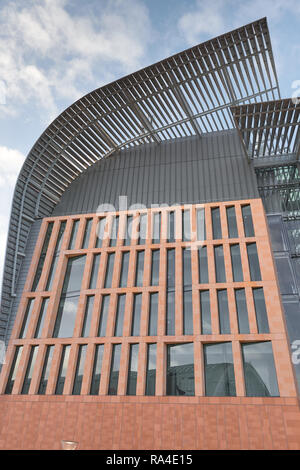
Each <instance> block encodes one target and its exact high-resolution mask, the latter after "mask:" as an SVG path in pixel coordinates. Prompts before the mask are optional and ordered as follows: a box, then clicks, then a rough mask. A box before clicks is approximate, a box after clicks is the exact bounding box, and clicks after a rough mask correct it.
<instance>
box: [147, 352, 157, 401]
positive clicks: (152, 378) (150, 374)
mask: <svg viewBox="0 0 300 470" xmlns="http://www.w3.org/2000/svg"><path fill="white" fill-rule="evenodd" d="M155 385H156V344H148V346H147V370H146V389H145V395H155Z"/></svg>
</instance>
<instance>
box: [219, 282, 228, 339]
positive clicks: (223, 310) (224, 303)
mask: <svg viewBox="0 0 300 470" xmlns="http://www.w3.org/2000/svg"><path fill="white" fill-rule="evenodd" d="M217 294H218V309H219V322H220V334H221V335H225V334H228V333H230V321H229V311H228V298H227V290H226V289H222V290H218V291H217Z"/></svg>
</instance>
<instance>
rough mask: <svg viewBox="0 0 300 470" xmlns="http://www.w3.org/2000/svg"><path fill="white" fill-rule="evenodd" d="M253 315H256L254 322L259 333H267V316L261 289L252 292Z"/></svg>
mask: <svg viewBox="0 0 300 470" xmlns="http://www.w3.org/2000/svg"><path fill="white" fill-rule="evenodd" d="M252 292H253V298H254V305H255V313H256V322H257V329H258V332H259V333H269V331H270V330H269V322H268V315H267V309H266V303H265V296H264V290H263V288H262V287H258V288H256V289H253V290H252Z"/></svg>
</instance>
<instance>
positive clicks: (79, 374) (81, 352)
mask: <svg viewBox="0 0 300 470" xmlns="http://www.w3.org/2000/svg"><path fill="white" fill-rule="evenodd" d="M86 349H87V345H86V344H81V345H80V346H79V348H78V356H77V364H76V370H75V376H74V383H73V390H72V395H80V392H81V386H82V380H83V373H84V363H85V357H86Z"/></svg>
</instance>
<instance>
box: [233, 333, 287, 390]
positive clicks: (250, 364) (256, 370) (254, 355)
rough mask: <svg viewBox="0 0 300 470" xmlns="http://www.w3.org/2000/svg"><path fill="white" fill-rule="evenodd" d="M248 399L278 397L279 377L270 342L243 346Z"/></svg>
mask: <svg viewBox="0 0 300 470" xmlns="http://www.w3.org/2000/svg"><path fill="white" fill-rule="evenodd" d="M242 352H243V360H244V377H245V386H246V395H247V396H248V397H278V396H279V391H278V384H277V376H276V370H275V364H274V358H273V350H272V344H271V342H270V341H266V342H262V343H248V344H242Z"/></svg>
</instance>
